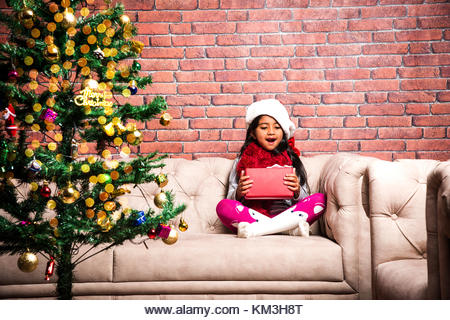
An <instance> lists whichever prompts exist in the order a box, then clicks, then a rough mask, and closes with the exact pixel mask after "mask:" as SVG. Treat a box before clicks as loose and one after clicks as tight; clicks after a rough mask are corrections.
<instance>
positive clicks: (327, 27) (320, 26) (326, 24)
mask: <svg viewBox="0 0 450 320" xmlns="http://www.w3.org/2000/svg"><path fill="white" fill-rule="evenodd" d="M345 30H347V21H339V20H334V21H304V22H303V31H305V32H336V31H345Z"/></svg>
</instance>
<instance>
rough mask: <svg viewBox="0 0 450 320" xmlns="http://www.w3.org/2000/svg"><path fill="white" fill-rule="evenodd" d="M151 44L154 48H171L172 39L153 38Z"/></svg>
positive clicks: (163, 37) (167, 37) (164, 37)
mask: <svg viewBox="0 0 450 320" xmlns="http://www.w3.org/2000/svg"><path fill="white" fill-rule="evenodd" d="M150 44H151V46H154V47H170V46H172V38H171V37H169V36H153V37H151V39H150ZM141 64H142V63H141Z"/></svg>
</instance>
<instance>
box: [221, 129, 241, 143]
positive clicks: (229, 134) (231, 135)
mask: <svg viewBox="0 0 450 320" xmlns="http://www.w3.org/2000/svg"><path fill="white" fill-rule="evenodd" d="M246 134H247V130H243V129H224V130H222V135H221V140H222V141H224V140H238V141H244V140H245V135H246Z"/></svg>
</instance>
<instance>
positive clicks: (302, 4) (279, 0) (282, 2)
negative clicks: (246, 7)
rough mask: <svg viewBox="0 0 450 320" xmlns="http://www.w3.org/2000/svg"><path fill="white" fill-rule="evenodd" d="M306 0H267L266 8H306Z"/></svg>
mask: <svg viewBox="0 0 450 320" xmlns="http://www.w3.org/2000/svg"><path fill="white" fill-rule="evenodd" d="M306 7H308V0H267V8H306Z"/></svg>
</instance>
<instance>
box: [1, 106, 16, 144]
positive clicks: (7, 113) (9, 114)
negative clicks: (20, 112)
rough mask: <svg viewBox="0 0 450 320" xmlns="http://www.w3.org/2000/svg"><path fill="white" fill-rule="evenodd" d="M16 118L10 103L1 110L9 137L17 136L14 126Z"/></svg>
mask: <svg viewBox="0 0 450 320" xmlns="http://www.w3.org/2000/svg"><path fill="white" fill-rule="evenodd" d="M15 118H16V111H15V110H14V107H13V105H12V104H11V103H10V104H9V105H8V107H6V108H5V109H4V110H3V119H4V120H5V128H6V133H7V134H8V135H9V136H10V137H15V136H16V134H17V126H16V125H15V124H14V119H15Z"/></svg>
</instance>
